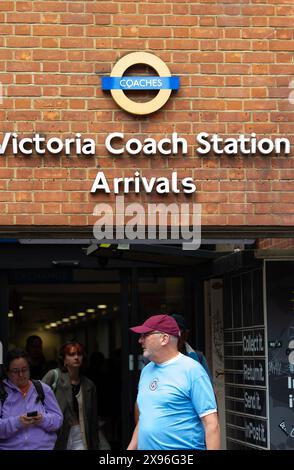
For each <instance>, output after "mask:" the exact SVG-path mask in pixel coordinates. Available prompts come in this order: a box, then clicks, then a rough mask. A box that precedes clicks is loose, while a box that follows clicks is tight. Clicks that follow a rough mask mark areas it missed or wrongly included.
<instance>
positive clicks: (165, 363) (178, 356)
mask: <svg viewBox="0 0 294 470" xmlns="http://www.w3.org/2000/svg"><path fill="white" fill-rule="evenodd" d="M181 356H183V354H182V353H180V352H179V353H178V354H177V355H176V356H175V357H173V358H172V359H169V360H168V361H165V362H161V363H160V364H156V366H158V367H165V366H167V365H169V364H172V363H173V362H175V361H178V360H179V359H180V357H181Z"/></svg>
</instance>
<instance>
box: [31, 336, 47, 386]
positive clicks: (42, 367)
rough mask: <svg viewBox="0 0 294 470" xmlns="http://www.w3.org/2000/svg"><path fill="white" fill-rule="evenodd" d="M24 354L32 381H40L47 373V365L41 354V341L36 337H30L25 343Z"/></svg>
mask: <svg viewBox="0 0 294 470" xmlns="http://www.w3.org/2000/svg"><path fill="white" fill-rule="evenodd" d="M26 352H27V353H28V361H29V365H30V375H31V378H32V379H38V380H41V378H42V377H43V376H44V374H45V373H46V372H47V371H48V364H47V362H46V359H45V356H44V353H43V341H42V339H41V338H40V336H38V335H31V336H29V337H28V338H27V341H26Z"/></svg>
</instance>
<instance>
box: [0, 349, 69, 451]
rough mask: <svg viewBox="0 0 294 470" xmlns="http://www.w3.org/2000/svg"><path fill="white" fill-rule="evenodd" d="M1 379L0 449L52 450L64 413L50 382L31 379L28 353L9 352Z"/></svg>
mask: <svg viewBox="0 0 294 470" xmlns="http://www.w3.org/2000/svg"><path fill="white" fill-rule="evenodd" d="M4 372H5V376H6V378H5V379H4V380H1V383H0V449H1V450H51V449H53V447H54V445H55V441H56V437H57V436H56V431H57V430H58V429H59V428H60V426H61V423H62V413H61V411H60V409H59V406H58V403H57V401H56V398H55V396H54V393H53V392H52V390H51V388H50V387H48V385H45V384H42V383H41V382H39V381H33V382H32V381H31V380H30V368H29V362H28V355H27V353H26V351H24V350H23V349H13V350H11V351H9V352H8V354H7V357H6V361H5V364H4Z"/></svg>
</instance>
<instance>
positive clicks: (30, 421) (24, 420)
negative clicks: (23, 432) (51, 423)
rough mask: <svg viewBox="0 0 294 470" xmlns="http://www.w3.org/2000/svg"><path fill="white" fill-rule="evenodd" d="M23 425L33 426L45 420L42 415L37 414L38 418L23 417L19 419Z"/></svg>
mask: <svg viewBox="0 0 294 470" xmlns="http://www.w3.org/2000/svg"><path fill="white" fill-rule="evenodd" d="M19 419H20V421H21V423H22V424H23V425H24V426H31V425H32V424H39V422H40V421H42V419H43V415H42V414H37V416H27V415H22V416H20V417H19Z"/></svg>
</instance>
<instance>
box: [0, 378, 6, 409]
mask: <svg viewBox="0 0 294 470" xmlns="http://www.w3.org/2000/svg"><path fill="white" fill-rule="evenodd" d="M7 395H8V393H7V392H6V390H5V388H4V384H3V382H2V380H0V401H1V405H2V406H3V403H4V402H5V400H6V398H7Z"/></svg>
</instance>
